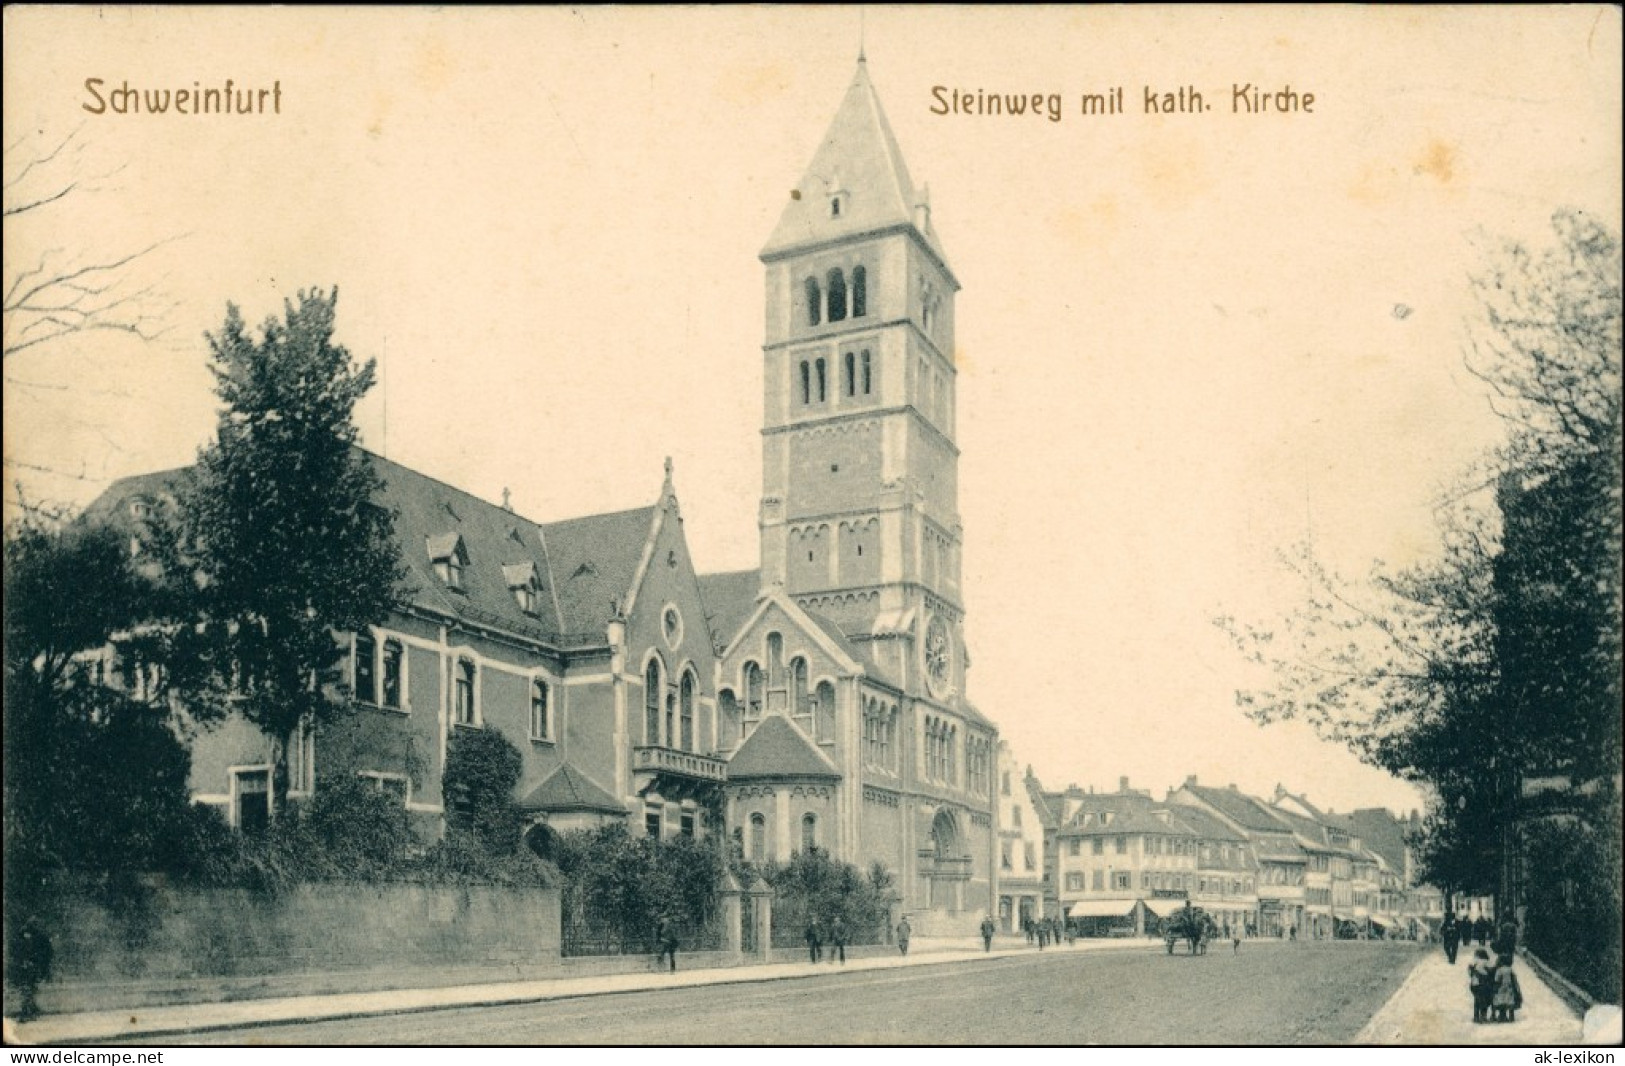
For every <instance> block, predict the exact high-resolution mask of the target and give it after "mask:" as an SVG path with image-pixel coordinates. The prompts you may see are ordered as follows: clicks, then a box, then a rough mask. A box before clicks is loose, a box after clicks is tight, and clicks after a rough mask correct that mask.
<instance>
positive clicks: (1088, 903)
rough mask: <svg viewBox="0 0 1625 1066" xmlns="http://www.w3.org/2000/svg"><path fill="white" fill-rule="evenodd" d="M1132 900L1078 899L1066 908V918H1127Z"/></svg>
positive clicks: (1130, 910) (1131, 911) (1131, 906)
mask: <svg viewBox="0 0 1625 1066" xmlns="http://www.w3.org/2000/svg"><path fill="white" fill-rule="evenodd" d="M1133 911H1134V902H1133V901H1132V900H1126V899H1080V900H1078V902H1076V903H1070V904H1068V905H1067V908H1066V916H1067V917H1068V918H1127V917H1128V916H1129V915H1130V914H1131V913H1133Z"/></svg>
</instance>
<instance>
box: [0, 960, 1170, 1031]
mask: <svg viewBox="0 0 1625 1066" xmlns="http://www.w3.org/2000/svg"><path fill="white" fill-rule="evenodd" d="M963 944H964V941H963V940H961V939H959V938H955V939H953V940H945V941H942V942H940V943H937V944H933V943H931V942H930V941H929V940H927V941H925V942H924V943H922V942H921V941H920V940H918V939H916V941H915V943H914V950H913V951H912V952H911V953H910V954H909V955H907V956H903V955H897V954H887V955H879V956H874V957H871V958H866V959H852V960H851V961H850V962H848V963H847V964H846V966H845V967H844V968H843V967H841V966H839V965H836V964H831V963H827V962H826V963H820V964H817V965H814V964H813V963H810V962H781V963H768V964H766V965H760V966H729V967H718V968H715V969H708V970H679V971H678V972H677V973H647V972H645V973H621V974H611V975H606V976H601V977H570V978H553V979H549V980H539V981H513V982H507V983H502V984H481V985H463V986H459V987H453V988H421V989H397V990H394V991H388V992H353V993H347V994H343V995H330V996H290V997H286V998H282V999H258V1000H245V1001H239V1002H236V1003H199V1004H184V1005H179V1006H172V1007H144V1008H139V1009H132V1010H121V1011H94V1012H86V1013H83V1014H50V1015H46V1016H44V1017H41V1018H38V1019H36V1020H34V1021H31V1022H23V1023H17V1022H15V1021H14V1020H13V1019H11V1018H7V1019H6V1020H5V1042H6V1043H7V1044H8V1045H15V1044H84V1043H99V1042H109V1043H117V1042H118V1041H120V1040H126V1039H131V1038H135V1037H142V1038H146V1037H153V1036H178V1035H181V1034H183V1033H200V1032H207V1031H209V1030H211V1029H237V1028H243V1027H252V1026H267V1025H287V1024H292V1023H296V1022H313V1021H330V1020H334V1019H339V1018H363V1017H370V1016H376V1015H386V1014H407V1013H413V1012H417V1011H430V1010H449V1009H453V1008H457V1007H494V1006H498V1005H503V1004H514V1003H541V1002H545V1001H548V1000H555V999H573V998H576V997H579V996H602V995H612V994H614V993H618V992H643V991H651V990H655V989H664V988H690V987H694V986H698V985H727V984H749V983H755V982H758V981H785V980H793V979H795V978H804V977H813V976H822V975H828V974H833V973H841V972H845V973H852V972H861V971H867V970H886V969H899V968H902V967H905V966H935V965H940V964H943V963H950V962H969V961H974V960H978V959H981V960H990V959H1000V958H1009V957H1011V956H1018V955H1033V954H1036V953H1037V949H1036V948H1032V947H1029V946H1027V945H1026V944H1024V943H1020V942H1019V941H1015V940H1013V938H1004V939H1003V942H1002V943H1001V942H999V941H995V946H994V949H993V951H992V952H984V951H982V949H981V945H980V944H979V943H978V944H977V945H976V946H975V948H974V949H969V948H966V947H964V946H962V945H963ZM1156 946H1157V944H1156V942H1155V941H1149V940H1080V941H1078V942H1077V943H1076V944H1074V945H1072V946H1070V947H1068V946H1064V945H1062V946H1057V947H1051V948H1049V949H1047V950H1046V954H1048V953H1049V952H1051V951H1063V952H1071V951H1113V950H1117V951H1121V950H1127V949H1135V948H1138V949H1140V950H1146V949H1148V948H1152V947H1156Z"/></svg>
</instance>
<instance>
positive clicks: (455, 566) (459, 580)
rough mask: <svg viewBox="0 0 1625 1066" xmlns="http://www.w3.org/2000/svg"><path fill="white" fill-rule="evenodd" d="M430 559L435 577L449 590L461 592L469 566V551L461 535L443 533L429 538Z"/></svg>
mask: <svg viewBox="0 0 1625 1066" xmlns="http://www.w3.org/2000/svg"><path fill="white" fill-rule="evenodd" d="M429 559H430V561H431V562H433V563H434V572H435V576H436V577H438V578H440V581H441V583H442V584H444V585H445V586H446V587H447V588H449V589H457V590H458V591H461V590H462V588H463V570H464V569H466V568H467V566H468V549H467V548H466V547H464V546H463V537H462V534H460V533H443V534H441V535H440V536H437V537H430V538H429Z"/></svg>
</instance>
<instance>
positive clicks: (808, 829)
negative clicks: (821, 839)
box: [801, 814, 818, 854]
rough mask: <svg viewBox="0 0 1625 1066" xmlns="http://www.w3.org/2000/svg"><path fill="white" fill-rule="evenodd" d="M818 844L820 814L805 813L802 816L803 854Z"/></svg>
mask: <svg viewBox="0 0 1625 1066" xmlns="http://www.w3.org/2000/svg"><path fill="white" fill-rule="evenodd" d="M817 846H818V816H817V815H816V814H805V815H802V818H801V850H802V852H803V854H805V853H807V852H810V851H812V850H813V849H814V848H816V847H817Z"/></svg>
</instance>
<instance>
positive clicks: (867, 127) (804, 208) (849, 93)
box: [762, 59, 947, 267]
mask: <svg viewBox="0 0 1625 1066" xmlns="http://www.w3.org/2000/svg"><path fill="white" fill-rule="evenodd" d="M837 192H844V193H845V194H846V196H845V199H844V200H843V204H842V210H841V213H840V215H838V216H834V215H832V214H831V213H830V198H831V196H832V195H834V194H835V193H837ZM919 202H920V196H919V193H918V192H917V191H916V190H915V188H914V183H913V182H912V181H911V180H910V179H909V176H908V165H907V164H906V163H904V162H903V153H902V150H901V149H899V148H898V147H897V138H896V136H895V135H893V133H892V130H891V123H889V122H887V121H886V112H885V111H884V110H883V109H882V108H881V106H880V97H879V96H878V95H876V93H875V87H874V84H873V83H872V82H871V81H870V80H869V68H868V64H866V63H865V62H864V61H863V60H862V59H859V60H858V69H857V72H856V73H855V74H854V75H853V76H852V83H851V84H850V85H849V86H847V90H846V95H845V96H844V97H843V98H842V99H841V106H840V107H839V108H838V109H837V110H836V112H835V118H834V120H833V121H832V122H831V123H830V124H829V130H828V131H827V132H826V133H825V134H824V139H823V141H822V142H820V144H819V146H818V150H817V152H815V153H814V154H813V158H812V162H811V163H810V164H808V166H807V171H806V173H805V174H803V175H802V177H801V181H799V182H798V183H797V184H796V187H795V189H794V191H793V192H791V194H790V202H789V203H788V204H786V205H785V207H784V211H783V213H782V214H780V215H779V224H778V225H777V226H775V227H774V229H773V235H772V236H771V237H770V238H768V242H767V247H765V248H763V249H762V258H763V259H771V258H774V257H776V256H778V255H781V254H783V253H785V252H789V251H792V250H795V249H798V248H803V247H809V246H812V245H818V244H823V243H826V242H828V241H834V240H840V239H842V238H846V237H855V236H859V235H862V234H866V233H873V232H876V231H878V230H884V229H890V228H892V227H896V226H911V227H914V230H915V232H916V233H918V234H919V235H920V237H921V238H922V239H923V240H924V241H925V243H926V245H927V247H929V248H930V249H931V251H932V253H933V254H934V255H936V257H937V258H938V259H940V260H942V262H943V265H944V267H946V266H947V257H946V256H944V255H943V252H942V246H941V244H940V242H939V241H938V240H937V235H936V232H935V230H934V229H933V228H932V226H931V222H930V213H929V212H926V213H925V218H924V230H923V231H922V230H920V228H919V227H918V225H917V224H916V221H915V211H914V208H915V205H916V204H917V203H919Z"/></svg>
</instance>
